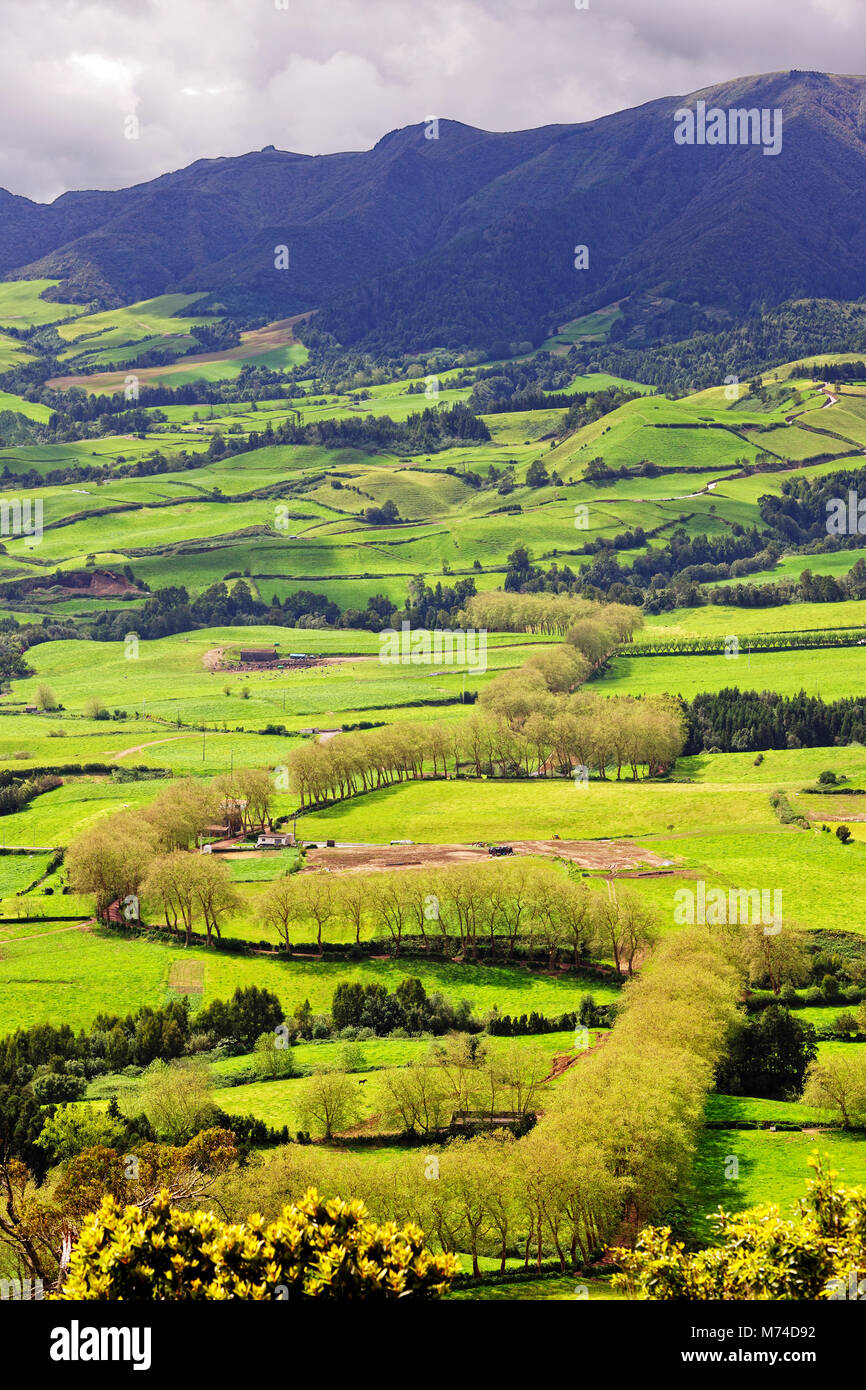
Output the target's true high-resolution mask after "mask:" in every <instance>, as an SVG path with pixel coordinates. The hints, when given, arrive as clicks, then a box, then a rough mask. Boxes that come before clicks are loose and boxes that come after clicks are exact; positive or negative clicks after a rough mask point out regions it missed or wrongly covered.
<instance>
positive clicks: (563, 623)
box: [464, 590, 643, 643]
mask: <svg viewBox="0 0 866 1390" xmlns="http://www.w3.org/2000/svg"><path fill="white" fill-rule="evenodd" d="M464 617H465V620H466V625H467V626H468V627H474V628H479V629H484V630H486V631H488V632H532V633H544V634H548V635H555V636H560V637H563V636H565V634H566V633H567V632H569V631H570V630H571V629H572V628H573V627H574V626H575V625H576V624H577V623H583V622H588V621H591V622H594V623H597V624H599V626H601V627H603V628H606V629H607V630H608V631H609V632H610V633H612V635H613V637H614V638H615V640H616V642H617V643H619V642H630V641H631V638H632V634H633V633H634V632H635V630H636V629H637V628H639V627H642V626H643V618H642V616H641V614H640V613H639V612H637V610H636V609H635V608H634V607H632V606H630V605H628V604H624V603H593V602H592V601H591V600H589V599H579V598H573V597H572V596H571V595H569V594H545V593H539V594H532V593H529V594H521V593H508V592H500V591H499V590H490V591H488V592H485V593H482V594H473V595H472V597H471V598H470V599H469V600H468V601H467V603H466V605H465V608H464Z"/></svg>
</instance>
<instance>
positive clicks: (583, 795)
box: [298, 779, 778, 844]
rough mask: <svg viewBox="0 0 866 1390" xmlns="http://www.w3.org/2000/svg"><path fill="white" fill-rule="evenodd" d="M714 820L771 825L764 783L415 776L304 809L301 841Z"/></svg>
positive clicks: (623, 832)
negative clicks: (416, 779) (745, 787)
mask: <svg viewBox="0 0 866 1390" xmlns="http://www.w3.org/2000/svg"><path fill="white" fill-rule="evenodd" d="M720 821H721V822H724V823H733V824H738V825H741V826H748V827H749V829H751V830H768V831H772V830H774V829H776V828H778V821H776V818H775V816H774V814H773V811H772V809H771V807H770V804H769V800H768V797H767V793H766V790H765V789H763V788H760V789H757V788H756V789H755V790H754V791H747V792H743V791H742V790H741V789H739V788H738V787H737V786H736V785H735V784H734V785H731V786H727V787H724V788H719V787H716V786H713V787H703V786H690V785H688V784H682V783H680V784H676V783H651V782H637V783H632V782H619V783H617V782H607V783H605V782H598V781H595V780H593V781H592V782H590V783H589V784H588V786H585V787H583V788H578V787H576V786H575V785H574V784H573V783H572V782H571V781H564V780H558V779H557V780H555V781H554V780H551V781H550V782H546V781H545V780H544V779H538V780H534V779H533V780H529V781H518V782H500V781H495V780H492V781H481V782H476V781H470V780H461V781H453V780H452V781H448V782H420V783H411V784H408V785H407V784H404V785H403V786H397V787H388V788H384V789H382V790H380V791H375V792H369V793H367V794H366V795H364V796H360V797H356V798H354V800H352V801H349V802H345V803H343V804H341V805H338V806H334V807H329V808H328V809H327V810H324V811H318V812H312V813H310V814H307V815H304V816H303V817H302V818H301V819H300V820H299V821H298V825H299V827H300V828H301V829H302V831H303V833H304V834H305V835H306V836H308V837H310V838H318V837H321V838H325V837H326V836H329V837H331V838H337V839H341V840H358V841H362V842H363V841H376V842H378V841H388V840H390V839H395V838H400V837H404V836H405V837H408V838H410V839H413V840H416V841H418V842H419V843H429V844H450V843H459V842H462V841H470V842H471V841H474V840H501V839H515V840H523V839H547V838H549V837H551V836H552V835H559V836H560V837H561V838H562V839H567V840H593V839H595V840H598V839H607V838H617V837H621V836H633V837H636V838H637V839H638V840H640V839H641V838H643V837H645V836H647V835H652V834H656V835H664V834H665V833H666V832H669V831H671V830H675V831H676V832H677V833H683V834H687V833H691V834H697V833H702V832H710V831H712V830H713V829H714V827H716V826H718V824H719V823H720Z"/></svg>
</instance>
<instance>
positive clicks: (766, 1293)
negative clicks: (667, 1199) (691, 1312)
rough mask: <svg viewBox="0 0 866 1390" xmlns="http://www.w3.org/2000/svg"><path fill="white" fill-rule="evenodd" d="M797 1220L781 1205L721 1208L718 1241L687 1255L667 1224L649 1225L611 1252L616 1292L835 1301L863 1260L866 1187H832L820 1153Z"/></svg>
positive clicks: (667, 1297) (865, 1257) (637, 1295)
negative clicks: (628, 1245)
mask: <svg viewBox="0 0 866 1390" xmlns="http://www.w3.org/2000/svg"><path fill="white" fill-rule="evenodd" d="M809 1163H810V1166H811V1167H812V1168H814V1169H815V1177H814V1178H813V1179H811V1180H810V1181H809V1182H808V1183H807V1184H806V1198H805V1201H804V1202H802V1203H801V1204H800V1211H799V1212H798V1214H797V1215H796V1216H795V1217H787V1216H783V1215H782V1214H781V1212H780V1210H779V1207H778V1206H765V1207H755V1208H752V1209H751V1210H749V1211H744V1212H740V1213H738V1214H737V1215H736V1216H732V1215H731V1214H730V1213H727V1212H719V1214H718V1215H717V1216H714V1217H713V1218H712V1219H713V1220H714V1221H715V1222H716V1223H717V1226H718V1234H719V1244H717V1245H714V1246H712V1247H710V1248H709V1249H708V1250H700V1251H698V1252H697V1253H689V1252H687V1251H686V1250H685V1247H684V1246H683V1245H681V1244H679V1243H677V1242H674V1241H673V1240H672V1238H671V1230H670V1227H669V1226H663V1227H652V1226H648V1227H646V1229H645V1230H643V1231H642V1232H641V1234H640V1235H639V1237H638V1240H637V1244H636V1246H635V1248H634V1250H622V1249H621V1250H614V1251H613V1254H614V1256H615V1258H616V1259H617V1260H618V1262H619V1263H620V1265H621V1266H622V1270H623V1272H622V1273H621V1274H615V1275H614V1278H613V1284H614V1287H615V1288H616V1289H618V1290H619V1291H622V1292H624V1293H625V1294H626V1295H627V1296H628V1297H630V1298H640V1299H662V1300H665V1301H669V1300H677V1301H680V1300H684V1299H692V1300H701V1301H703V1300H707V1299H712V1300H716V1299H725V1300H728V1299H735V1300H739V1299H773V1300H776V1299H796V1300H801V1299H840V1298H845V1297H847V1296H849V1295H848V1288H849V1276H850V1274H851V1271H852V1270H856V1269H858V1268H860V1269H862V1267H863V1265H864V1262H866V1241H864V1234H863V1233H864V1230H866V1192H863V1191H858V1190H857V1189H856V1188H855V1189H850V1188H849V1189H846V1188H844V1187H838V1186H836V1178H837V1174H836V1173H833V1172H829V1171H827V1170H825V1169H824V1168H823V1166H822V1163H821V1161H820V1160H819V1159H818V1158H815V1157H812V1158H810V1160H809Z"/></svg>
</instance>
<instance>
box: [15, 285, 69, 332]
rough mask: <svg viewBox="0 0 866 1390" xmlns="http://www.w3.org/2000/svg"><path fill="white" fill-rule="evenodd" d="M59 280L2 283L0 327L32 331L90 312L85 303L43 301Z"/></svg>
mask: <svg viewBox="0 0 866 1390" xmlns="http://www.w3.org/2000/svg"><path fill="white" fill-rule="evenodd" d="M59 284H60V281H59V280H5V281H3V282H2V283H0V328H6V327H9V326H10V325H11V326H12V327H13V328H30V327H32V326H34V325H41V324H46V323H57V322H58V321H59V320H60V319H69V318H75V317H77V316H78V315H79V314H84V313H86V307H85V306H84V305H83V304H62V303H59V302H57V301H55V300H49V299H43V297H42V296H43V295H44V293H45V291H46V290H49V289H53V288H54V286H55V285H59Z"/></svg>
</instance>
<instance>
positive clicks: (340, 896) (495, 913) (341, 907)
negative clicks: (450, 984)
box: [261, 859, 657, 974]
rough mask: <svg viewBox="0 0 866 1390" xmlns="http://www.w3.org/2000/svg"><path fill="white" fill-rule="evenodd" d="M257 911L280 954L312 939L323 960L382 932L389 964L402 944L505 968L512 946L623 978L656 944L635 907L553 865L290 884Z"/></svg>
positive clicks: (498, 865) (291, 879)
mask: <svg viewBox="0 0 866 1390" xmlns="http://www.w3.org/2000/svg"><path fill="white" fill-rule="evenodd" d="M261 911H262V913H263V916H264V920H265V922H266V923H267V925H268V926H269V928H270V929H271V930H272V931H273V932H274V933H275V935H276V936H277V939H278V940H279V942H280V944H281V945H282V946H283V947H284V948H285V949H286V950H287V951H288V950H291V948H292V942H293V941H299V940H308V939H310V938H311V937H315V940H316V944H317V946H318V948H319V950H320V951H321V950H322V946H323V942H324V940H325V937H326V936H327V935H329V934H332V935H333V939H335V940H346V939H347V937H348V938H349V939H353V940H354V941H355V943H356V944H357V943H358V942H359V941H360V940H361V934H362V932H363V933H364V934H365V935H376V934H379V933H381V931H382V930H383V928H384V929H385V930H386V931H387V933H388V935H389V937H390V941H391V948H392V951H393V953H394V954H395V955H396V954H398V953H399V951H400V948H401V945H402V944H403V943H404V940H405V938H407V937H409V936H413V937H418V936H420V938H421V940H422V941H423V943H424V944H425V946H428V947H429V948H430V949H434V948H435V947H436V946H437V945H439V946H441V948H442V949H443V950H448V951H449V952H453V951H454V950H455V949H459V952H460V953H461V954H462V955H463V956H464V957H466V958H467V959H473V960H477V959H478V953H479V948H480V947H481V946H482V945H486V946H487V948H488V949H489V952H490V956H491V958H492V959H494V960H495V959H497V958H500V959H502V960H510V959H511V958H512V957H513V955H514V951H515V947H516V946H517V944H518V942H519V943H520V944H521V946H524V947H527V948H528V949H529V950H530V951H532V950H535V949H537V948H539V947H540V948H541V949H543V950H544V951H545V952H546V953H547V956H548V960H549V962H550V965H551V966H553V965H554V964H555V963H556V961H557V960H558V959H559V957H560V955H561V954H562V953H565V952H567V953H568V955H569V956H570V957H571V959H572V961H573V962H574V964H578V963H580V962H581V961H586V960H588V959H589V958H590V957H592V956H604V957H605V958H608V959H612V960H613V961H614V964H615V966H616V969H617V970H618V971H623V972H627V973H628V974H631V973H632V972H633V967H634V962H635V960H636V959H637V957H638V956H639V954H640V953H641V952H642V951H643V950H645V949H646V947H647V946H648V945H650V944H651V943H652V941H653V940H654V939H655V936H656V934H657V926H656V922H655V919H654V917H653V914H652V912H651V910H650V909H648V908H647V907H646V905H645V904H644V903H642V902H641V900H640V899H639V898H637V897H634V896H633V895H631V894H628V893H624V892H623V893H618V894H617V896H616V898H612V897H608V895H607V894H605V893H602V892H599V891H597V890H595V889H593V888H592V887H590V886H589V885H588V884H586V883H584V882H582V881H580V880H576V879H572V878H569V877H567V876H566V875H565V874H564V873H562V872H561V871H560V870H558V869H556V868H555V867H554V866H553V865H551V864H547V863H544V862H537V861H533V860H520V859H517V860H514V861H512V862H509V863H503V862H501V861H498V862H491V863H482V864H457V865H453V866H452V867H450V868H446V869H440V870H436V871H435V872H434V871H425V870H417V869H409V870H404V871H403V872H386V873H376V874H345V875H342V876H340V877H338V876H336V875H334V874H331V873H328V872H327V871H320V872H316V873H310V874H306V873H305V874H294V875H291V876H288V877H285V878H279V879H275V880H274V881H273V883H271V884H270V885H269V887H268V889H267V890H266V892H265V894H264V895H263V898H262V904H261Z"/></svg>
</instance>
